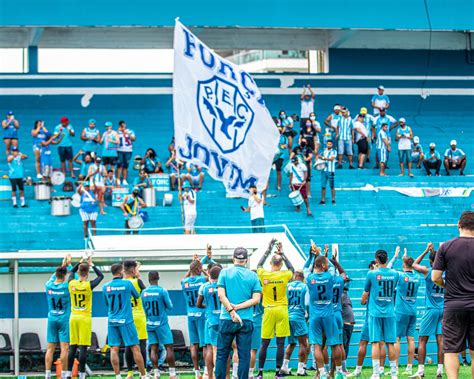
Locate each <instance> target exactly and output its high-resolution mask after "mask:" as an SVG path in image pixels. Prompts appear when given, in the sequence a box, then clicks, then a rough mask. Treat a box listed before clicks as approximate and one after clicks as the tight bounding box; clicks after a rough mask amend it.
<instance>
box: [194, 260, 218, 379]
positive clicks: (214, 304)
mask: <svg viewBox="0 0 474 379" xmlns="http://www.w3.org/2000/svg"><path fill="white" fill-rule="evenodd" d="M221 270H222V267H221V266H220V265H214V266H212V267H211V269H210V270H209V282H207V283H204V284H203V285H201V287H200V288H199V296H198V300H197V306H198V307H199V308H205V309H206V314H205V316H206V321H205V324H204V325H205V327H204V343H205V344H206V345H207V349H206V356H205V357H204V358H205V361H206V367H207V372H208V376H209V379H212V378H213V377H214V375H213V371H214V367H215V364H216V353H217V336H218V334H219V318H220V315H221V302H220V300H219V296H218V295H217V279H218V278H219V274H220V272H221Z"/></svg>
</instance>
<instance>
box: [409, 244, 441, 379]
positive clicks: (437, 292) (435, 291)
mask: <svg viewBox="0 0 474 379" xmlns="http://www.w3.org/2000/svg"><path fill="white" fill-rule="evenodd" d="M428 253H429V261H430V267H426V266H423V265H421V261H422V260H423V258H424V257H425V256H426V254H428ZM435 258H436V250H435V249H434V246H433V244H432V243H431V242H430V243H429V244H428V245H427V246H426V249H425V251H423V253H421V254H420V256H419V257H418V258H416V259H415V262H414V264H413V268H414V269H415V270H416V271H418V272H419V273H420V274H422V275H423V276H424V278H425V284H426V292H425V313H424V314H423V317H422V318H421V324H420V332H419V333H418V334H419V337H418V371H417V372H416V373H415V374H414V375H413V377H416V378H419V377H423V376H424V373H425V359H426V344H427V343H428V340H429V338H430V337H431V336H436V343H437V345H438V369H437V371H436V377H437V378H442V377H443V368H444V354H443V334H442V333H443V332H442V329H441V321H442V319H443V309H444V288H442V287H439V286H438V285H436V284H435V283H434V282H433V281H432V280H431V271H432V267H433V263H434V260H435Z"/></svg>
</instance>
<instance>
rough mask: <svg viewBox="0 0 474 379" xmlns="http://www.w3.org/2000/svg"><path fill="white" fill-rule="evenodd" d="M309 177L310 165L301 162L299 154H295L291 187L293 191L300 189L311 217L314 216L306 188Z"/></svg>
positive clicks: (297, 209) (298, 209)
mask: <svg viewBox="0 0 474 379" xmlns="http://www.w3.org/2000/svg"><path fill="white" fill-rule="evenodd" d="M307 179H308V167H307V166H306V164H305V163H303V162H301V161H300V159H299V158H298V155H295V156H294V157H293V158H291V165H290V189H291V190H292V191H299V192H300V194H301V196H302V197H303V200H304V204H305V205H306V211H307V213H308V216H309V217H312V216H313V214H312V213H311V210H310V209H309V201H308V192H307V189H306V181H307ZM296 211H297V212H299V211H300V206H299V205H298V206H297V207H296Z"/></svg>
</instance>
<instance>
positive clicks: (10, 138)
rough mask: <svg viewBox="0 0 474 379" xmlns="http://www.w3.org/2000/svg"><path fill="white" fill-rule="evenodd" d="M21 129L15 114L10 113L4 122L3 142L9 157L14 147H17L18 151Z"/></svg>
mask: <svg viewBox="0 0 474 379" xmlns="http://www.w3.org/2000/svg"><path fill="white" fill-rule="evenodd" d="M19 128H20V123H19V122H18V120H16V119H15V115H14V114H13V112H12V111H10V112H8V113H7V117H6V118H5V120H3V121H2V129H3V142H4V143H5V150H6V154H7V157H8V156H9V155H10V153H11V148H12V147H16V148H17V149H18V129H19Z"/></svg>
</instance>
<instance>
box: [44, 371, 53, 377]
mask: <svg viewBox="0 0 474 379" xmlns="http://www.w3.org/2000/svg"><path fill="white" fill-rule="evenodd" d="M44 377H45V379H50V378H51V370H45V371H44Z"/></svg>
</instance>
